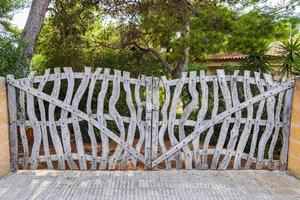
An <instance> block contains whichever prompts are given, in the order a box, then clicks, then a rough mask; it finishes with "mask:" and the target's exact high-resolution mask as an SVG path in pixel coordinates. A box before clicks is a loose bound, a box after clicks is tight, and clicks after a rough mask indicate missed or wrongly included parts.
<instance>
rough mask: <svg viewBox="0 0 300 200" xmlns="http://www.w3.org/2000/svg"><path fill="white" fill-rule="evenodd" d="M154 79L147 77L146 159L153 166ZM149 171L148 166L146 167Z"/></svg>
mask: <svg viewBox="0 0 300 200" xmlns="http://www.w3.org/2000/svg"><path fill="white" fill-rule="evenodd" d="M151 121H152V77H146V127H145V158H146V160H147V161H148V162H149V164H150V166H151ZM145 168H146V169H148V167H147V166H145Z"/></svg>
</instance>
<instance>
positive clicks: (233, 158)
mask: <svg viewBox="0 0 300 200" xmlns="http://www.w3.org/2000/svg"><path fill="white" fill-rule="evenodd" d="M188 75H189V76H188ZM263 77H264V78H262V77H261V74H259V73H254V76H253V77H252V76H251V73H250V72H249V71H245V72H244V74H243V75H239V71H235V72H234V74H233V75H225V73H224V71H222V70H218V71H217V75H210V76H209V75H205V72H204V71H200V72H199V73H198V74H197V72H190V73H189V74H188V73H183V75H182V78H180V79H174V80H168V79H167V78H166V77H162V78H161V79H160V78H156V77H146V76H140V77H139V78H138V79H134V78H130V74H129V73H128V72H123V73H122V72H121V71H118V70H114V73H113V74H111V73H110V69H102V68H97V69H95V70H94V71H93V72H92V70H91V69H90V68H85V72H84V73H74V72H73V71H72V69H71V68H63V71H61V69H59V68H55V69H54V72H53V73H51V72H50V69H48V70H46V71H45V74H44V75H43V76H35V75H34V73H31V74H30V75H29V77H28V78H23V79H15V78H14V76H12V75H9V76H7V83H8V95H9V112H10V144H11V157H12V170H17V169H18V168H22V169H27V168H28V167H30V169H37V168H48V169H54V168H56V169H80V170H87V169H90V170H98V169H102V170H104V169H140V168H142V169H161V168H166V169H171V168H174V167H176V168H177V169H181V168H186V169H192V168H196V169H219V170H225V169H228V168H233V169H250V168H256V169H263V168H269V169H277V168H279V169H281V170H284V169H286V165H287V151H288V139H289V127H290V112H291V100H292V93H293V89H292V88H293V86H294V80H293V79H288V80H285V81H283V82H276V81H273V79H272V77H271V76H270V75H266V74H264V75H263Z"/></svg>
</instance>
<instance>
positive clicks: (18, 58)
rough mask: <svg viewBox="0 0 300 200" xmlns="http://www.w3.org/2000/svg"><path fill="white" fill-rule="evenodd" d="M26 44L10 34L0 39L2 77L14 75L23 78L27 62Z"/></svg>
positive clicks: (0, 69) (0, 71)
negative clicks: (24, 53) (25, 56)
mask: <svg viewBox="0 0 300 200" xmlns="http://www.w3.org/2000/svg"><path fill="white" fill-rule="evenodd" d="M24 47H25V42H24V41H22V40H21V39H20V38H19V36H17V35H14V34H9V35H6V36H3V35H2V36H1V37H0V76H6V75H7V74H14V75H15V76H16V77H19V76H21V75H22V74H21V73H22V71H23V69H24V67H26V66H27V62H26V60H25V58H24V57H23V48H24Z"/></svg>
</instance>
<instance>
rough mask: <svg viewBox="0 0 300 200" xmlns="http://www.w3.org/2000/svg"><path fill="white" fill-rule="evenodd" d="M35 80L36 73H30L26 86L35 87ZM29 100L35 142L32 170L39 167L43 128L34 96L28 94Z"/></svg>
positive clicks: (29, 114) (32, 150)
mask: <svg viewBox="0 0 300 200" xmlns="http://www.w3.org/2000/svg"><path fill="white" fill-rule="evenodd" d="M33 79H34V73H30V74H29V76H28V80H27V81H26V84H27V86H28V87H33ZM26 96H27V99H26V103H27V114H28V118H29V120H30V122H31V125H32V129H33V135H34V136H33V137H34V142H33V145H32V149H31V157H32V159H31V165H30V168H31V169H37V166H38V162H39V161H38V157H39V153H40V146H41V141H42V138H41V127H40V124H39V121H38V119H37V117H36V115H35V106H34V96H33V95H31V94H29V93H27V94H26Z"/></svg>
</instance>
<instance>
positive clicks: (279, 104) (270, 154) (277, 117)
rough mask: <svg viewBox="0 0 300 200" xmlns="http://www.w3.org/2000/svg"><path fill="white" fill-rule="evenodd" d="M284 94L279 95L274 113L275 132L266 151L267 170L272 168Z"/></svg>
mask: <svg viewBox="0 0 300 200" xmlns="http://www.w3.org/2000/svg"><path fill="white" fill-rule="evenodd" d="M284 93H285V92H281V93H279V95H278V100H277V106H276V113H275V123H274V124H275V130H274V133H273V137H272V141H271V144H270V148H269V151H268V158H269V169H272V168H273V154H274V149H275V145H276V143H277V139H278V134H279V130H280V126H279V125H278V124H279V122H280V114H281V110H282V103H283V96H284Z"/></svg>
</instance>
